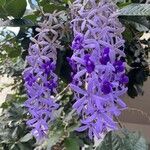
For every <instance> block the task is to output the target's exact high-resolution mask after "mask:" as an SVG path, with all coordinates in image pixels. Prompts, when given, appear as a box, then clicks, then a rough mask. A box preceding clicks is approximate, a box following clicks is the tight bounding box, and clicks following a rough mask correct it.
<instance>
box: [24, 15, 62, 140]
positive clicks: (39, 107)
mask: <svg viewBox="0 0 150 150" xmlns="http://www.w3.org/2000/svg"><path fill="white" fill-rule="evenodd" d="M59 15H61V13H56V12H54V13H53V14H45V20H44V23H39V26H40V28H37V29H36V30H37V31H38V32H39V33H38V34H37V35H36V36H35V37H34V38H31V40H32V43H31V44H30V46H29V55H28V56H27V58H26V61H27V63H28V68H26V69H25V71H24V73H23V77H24V81H25V88H26V91H27V94H28V100H27V101H26V102H25V107H27V108H28V111H29V113H30V115H31V117H32V118H31V119H30V120H28V121H27V125H28V126H29V127H31V128H32V131H31V132H32V134H33V135H34V136H35V138H36V139H37V140H40V139H42V138H43V137H46V135H47V133H48V129H49V123H50V122H51V121H53V120H54V119H55V118H54V115H53V114H54V111H55V110H57V109H58V108H59V104H57V103H56V102H55V99H54V96H55V94H56V93H57V90H56V88H57V80H58V77H57V75H56V74H55V68H56V61H57V49H58V48H61V45H60V44H59V42H58V41H59V38H60V37H61V36H62V35H61V34H62V30H63V25H62V23H59V21H58V20H59V19H58V20H57V19H56V18H59ZM52 29H53V30H52ZM54 30H56V31H54ZM54 33H55V34H54ZM48 35H53V36H48Z"/></svg>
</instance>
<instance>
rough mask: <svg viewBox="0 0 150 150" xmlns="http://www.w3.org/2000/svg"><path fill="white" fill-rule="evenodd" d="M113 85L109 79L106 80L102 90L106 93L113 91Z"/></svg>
mask: <svg viewBox="0 0 150 150" xmlns="http://www.w3.org/2000/svg"><path fill="white" fill-rule="evenodd" d="M111 88H112V85H111V83H110V82H108V81H104V82H103V84H102V87H101V90H102V92H103V93H104V94H109V93H110V92H111Z"/></svg>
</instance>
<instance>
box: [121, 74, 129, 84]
mask: <svg viewBox="0 0 150 150" xmlns="http://www.w3.org/2000/svg"><path fill="white" fill-rule="evenodd" d="M128 82H129V78H128V77H127V76H126V75H125V74H122V75H121V77H120V83H121V84H126V83H128Z"/></svg>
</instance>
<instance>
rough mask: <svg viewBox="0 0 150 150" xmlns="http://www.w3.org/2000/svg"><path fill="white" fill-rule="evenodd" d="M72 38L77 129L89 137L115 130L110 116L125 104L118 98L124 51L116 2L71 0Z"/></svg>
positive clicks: (121, 91)
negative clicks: (79, 122) (78, 118)
mask: <svg viewBox="0 0 150 150" xmlns="http://www.w3.org/2000/svg"><path fill="white" fill-rule="evenodd" d="M70 9H71V15H72V21H71V26H72V28H73V33H74V40H73V42H72V49H73V55H72V57H71V58H70V60H69V62H70V64H71V65H72V70H73V80H72V83H71V84H70V87H71V89H72V90H73V91H74V99H75V101H76V102H75V103H74V105H73V108H74V109H75V110H76V111H77V113H78V114H79V115H80V117H81V124H82V125H81V126H80V127H79V128H78V129H77V130H78V131H80V132H81V131H84V130H88V133H89V137H90V138H91V139H93V137H97V138H100V137H101V134H102V133H105V132H108V130H115V129H116V128H117V123H116V122H115V121H114V120H113V117H114V116H119V115H120V112H121V110H123V109H125V108H126V104H125V103H124V102H123V101H122V100H121V99H120V96H122V95H123V94H124V93H125V92H126V90H127V89H126V87H125V84H126V83H127V82H128V78H127V76H126V75H125V62H124V60H125V54H124V51H123V49H124V40H123V38H122V35H121V34H122V32H123V31H124V28H123V27H122V25H121V23H120V22H119V20H118V14H117V13H116V6H115V4H113V3H112V2H111V1H109V0H101V1H100V2H98V1H97V0H75V1H74V3H73V4H71V5H70Z"/></svg>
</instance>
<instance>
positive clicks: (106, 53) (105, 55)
mask: <svg viewBox="0 0 150 150" xmlns="http://www.w3.org/2000/svg"><path fill="white" fill-rule="evenodd" d="M109 51H110V50H109V48H108V47H106V48H104V52H103V54H102V57H101V58H100V63H101V64H102V65H107V63H108V62H109V61H110V58H109Z"/></svg>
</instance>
